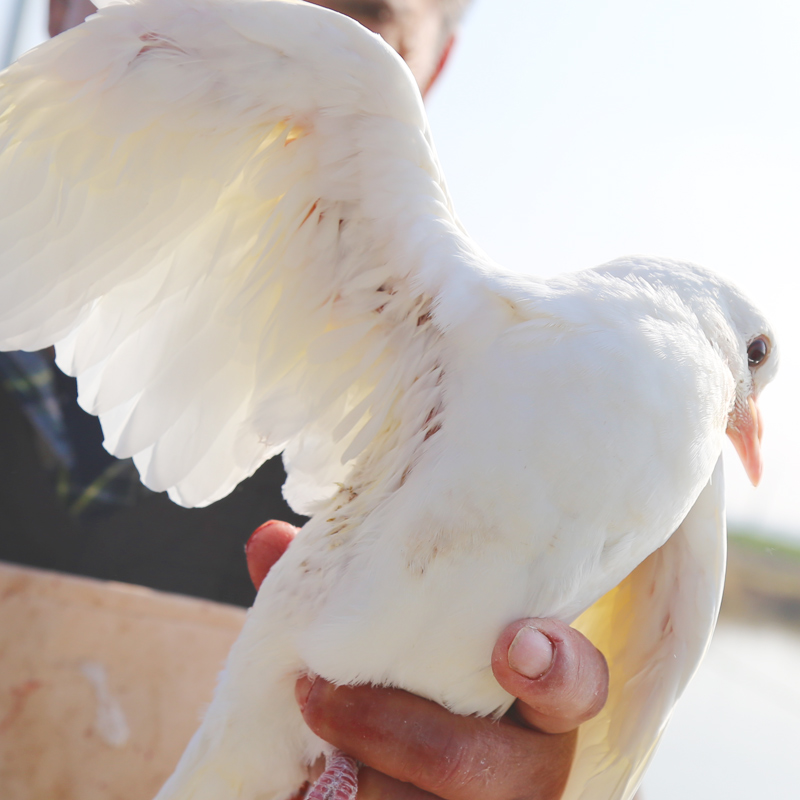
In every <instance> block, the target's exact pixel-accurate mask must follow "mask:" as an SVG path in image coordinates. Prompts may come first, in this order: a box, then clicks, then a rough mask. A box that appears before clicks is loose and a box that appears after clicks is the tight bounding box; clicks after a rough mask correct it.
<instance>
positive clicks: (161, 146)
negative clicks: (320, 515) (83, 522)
mask: <svg viewBox="0 0 800 800" xmlns="http://www.w3.org/2000/svg"><path fill="white" fill-rule="evenodd" d="M463 242H464V237H463V234H462V232H461V229H460V227H459V225H458V222H457V221H456V219H455V217H454V215H453V213H452V210H451V206H450V201H449V199H448V196H447V193H446V189H445V187H444V183H443V181H442V178H441V175H440V170H439V165H438V162H437V160H436V156H435V153H434V151H433V147H432V145H431V143H430V137H429V134H428V129H427V122H426V119H425V115H424V111H423V108H422V103H421V99H420V96H419V93H418V90H417V88H416V84H415V83H414V81H413V78H412V77H411V75H410V73H409V72H408V70H407V68H406V66H405V65H404V64H403V62H402V61H401V60H400V58H399V57H398V56H397V55H396V54H395V53H394V52H393V51H392V50H391V49H390V48H389V47H388V46H386V45H385V44H384V43H383V42H382V41H381V40H380V39H379V38H378V37H376V36H374V35H372V34H371V33H369V32H367V31H366V29H364V28H362V27H361V26H360V25H358V24H357V23H355V22H353V21H352V20H349V19H348V18H346V17H343V16H341V15H339V14H335V13H333V12H330V11H328V10H326V9H322V8H319V7H317V6H312V5H308V4H305V3H295V2H279V1H278V0H270V1H269V2H260V3H253V2H247V1H246V0H232V1H231V2H225V3H223V2H219V0H141V1H140V2H136V3H133V4H131V5H127V4H125V3H116V4H113V5H109V6H108V7H106V8H103V9H102V10H101V11H100V12H99V14H97V15H96V16H94V17H92V18H90V19H89V21H88V22H87V23H86V24H84V25H82V26H80V27H79V28H76V29H74V30H72V31H69V32H67V33H65V34H63V35H61V36H59V37H57V38H56V39H54V40H52V41H50V42H47V43H45V44H44V45H42V46H40V47H39V48H37V49H35V50H34V51H32V52H31V53H29V54H28V55H26V56H24V57H23V58H22V59H21V60H20V62H18V63H17V64H15V65H14V66H12V67H11V68H9V69H8V70H7V71H6V72H5V73H3V74H0V348H2V349H27V350H32V349H39V348H43V347H46V346H49V345H50V344H52V343H56V347H57V358H58V364H59V365H60V366H61V367H62V368H63V369H64V370H65V371H66V372H68V373H70V374H73V375H77V376H78V383H79V397H80V402H81V404H82V406H83V407H84V408H86V409H87V410H88V411H90V412H92V413H94V414H98V415H99V416H100V419H101V422H102V424H103V428H104V432H105V441H106V447H107V448H108V449H109V450H110V451H111V452H112V453H114V454H115V455H119V456H121V457H126V456H133V457H134V459H135V461H136V464H137V466H138V468H139V470H140V472H141V474H142V477H143V480H144V481H145V483H146V484H147V485H148V486H150V487H151V488H153V489H156V490H164V489H167V490H169V492H170V495H171V496H172V497H173V499H174V500H176V501H177V502H180V503H182V504H184V505H187V506H193V505H206V504H208V503H210V502H213V501H214V500H215V499H218V498H220V497H222V496H224V495H225V494H227V493H228V492H230V491H231V490H232V489H233V488H234V487H235V485H236V484H237V483H238V482H239V481H240V480H242V479H243V478H245V477H247V475H249V474H251V473H252V472H253V471H254V470H255V469H256V468H257V467H258V466H259V465H260V464H261V463H262V462H263V461H264V460H265V459H266V458H268V457H270V456H271V455H273V454H275V453H276V452H279V451H280V450H283V449H284V448H286V452H287V454H288V458H289V461H290V462H291V464H292V466H293V467H294V470H293V471H292V470H290V481H291V480H292V479H293V480H294V484H293V487H292V491H291V496H290V498H289V499H290V502H293V504H294V505H295V507H296V508H298V510H301V511H305V512H307V513H308V512H310V511H312V510H313V508H314V506H315V503H317V502H319V501H321V500H324V499H325V496H326V495H327V494H330V492H331V490H332V489H331V487H334V486H335V484H336V482H337V481H341V480H343V476H344V475H345V472H346V465H347V464H348V463H352V459H353V458H354V457H355V456H356V455H357V454H358V453H359V452H360V451H361V450H363V448H364V446H365V444H366V443H367V442H369V440H370V438H371V437H373V436H374V435H375V433H376V431H377V430H379V429H380V428H381V426H382V425H383V424H384V423H385V421H386V416H387V414H389V413H390V411H391V408H392V404H393V403H394V402H395V401H396V399H397V397H398V396H399V395H400V394H402V392H403V389H404V387H405V385H406V384H410V383H411V382H413V381H415V380H417V379H419V378H420V375H418V374H411V373H412V372H413V370H415V369H417V367H416V366H408V367H407V366H406V365H414V364H418V362H419V357H420V352H423V353H424V350H425V348H426V347H430V341H426V340H425V337H424V336H422V335H420V334H421V331H422V330H423V329H425V328H426V325H424V324H423V323H425V322H427V321H428V320H429V318H430V314H429V307H430V301H431V296H430V294H426V285H427V284H426V283H425V280H424V279H423V277H422V276H423V273H424V272H425V269H426V266H425V265H426V264H428V265H430V266H429V272H430V273H431V274H433V273H434V272H435V273H436V274H437V275H438V276H439V279H440V278H441V275H442V270H443V269H444V267H443V266H442V265H443V264H446V263H447V262H448V259H447V257H446V256H447V255H448V254H449V255H453V254H454V253H457V252H458V251H463V250H464V249H465V245H464V243H463ZM466 250H469V247H466ZM445 251H446V252H445ZM426 303H427V304H428V305H427V306H426ZM417 351H420V352H417ZM415 359H416V360H415Z"/></svg>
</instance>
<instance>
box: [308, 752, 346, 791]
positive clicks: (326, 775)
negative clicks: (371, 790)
mask: <svg viewBox="0 0 800 800" xmlns="http://www.w3.org/2000/svg"><path fill="white" fill-rule="evenodd" d="M357 790H358V762H357V761H356V760H355V759H354V758H352V757H351V756H348V755H347V754H346V753H343V752H342V751H341V750H334V751H333V752H332V753H331V754H330V755H329V756H328V759H327V763H326V765H325V772H323V773H322V775H320V776H319V778H317V780H316V782H315V783H314V785H313V786H312V787H311V789H309V791H308V794H307V795H306V800H355V796H356V791H357Z"/></svg>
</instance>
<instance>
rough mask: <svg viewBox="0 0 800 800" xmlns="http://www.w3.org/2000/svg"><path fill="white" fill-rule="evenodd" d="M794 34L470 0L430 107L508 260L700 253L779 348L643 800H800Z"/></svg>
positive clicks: (784, 7)
mask: <svg viewBox="0 0 800 800" xmlns="http://www.w3.org/2000/svg"><path fill="white" fill-rule="evenodd" d="M46 5H47V2H46V0H21V2H17V0H0V59H4V62H5V63H7V62H8V61H9V60H10V59H12V58H14V57H16V55H18V54H20V53H21V52H24V51H25V50H26V49H28V48H29V47H31V46H33V45H35V44H37V43H38V42H39V41H41V40H42V39H44V38H45V36H46ZM798 41H800V4H797V3H796V2H794V0H762V1H761V2H760V3H758V4H754V3H750V2H743V1H741V0H691V1H690V0H671V1H670V2H661V3H652V2H646V3H643V2H641V0H629V1H627V2H623V1H621V0H609V1H607V2H602V3H597V2H591V0H570V2H552V0H551V1H550V2H544V0H475V3H474V7H473V8H472V10H471V11H470V13H469V14H468V16H467V19H466V22H465V25H464V27H463V30H462V35H461V36H460V38H459V41H458V43H457V46H456V49H455V52H454V53H453V56H452V59H451V62H450V64H449V66H448V68H447V69H446V70H445V73H444V75H443V77H442V79H441V81H440V83H439V84H438V85H437V86H436V87H435V89H434V91H433V93H432V96H431V97H430V101H429V112H430V117H431V124H432V127H433V131H434V136H435V139H436V142H437V147H438V149H439V155H440V158H441V160H442V162H443V165H444V168H445V172H446V174H447V176H448V180H449V184H450V189H451V193H452V195H453V198H454V201H455V204H456V207H457V209H458V211H459V213H460V215H461V217H462V219H463V221H464V223H465V225H466V227H467V228H468V230H469V231H470V232H471V234H472V235H473V236H474V237H475V239H476V240H477V241H478V242H479V244H481V246H482V247H483V248H484V249H485V250H486V251H487V252H488V253H489V254H490V255H491V256H492V257H493V258H494V259H495V260H497V261H498V262H499V263H501V264H503V265H504V266H506V267H510V268H513V269H515V270H518V271H520V272H531V273H535V274H539V275H552V274H555V273H557V272H561V271H568V270H576V269H582V268H585V267H590V266H594V265H597V264H600V263H603V262H604V261H607V260H610V259H612V258H615V257H617V256H620V255H625V254H629V253H651V254H658V255H664V256H672V257H676V258H682V259H687V260H691V261H695V262H698V263H701V264H704V265H705V266H707V267H710V268H712V269H714V270H716V271H718V272H720V273H723V274H725V275H727V276H729V277H731V278H733V279H734V280H735V281H737V282H738V283H739V284H740V285H741V286H742V287H743V288H744V289H745V290H746V292H747V293H748V295H750V296H751V297H752V298H754V299H755V300H756V301H757V302H758V303H759V304H760V305H761V307H762V309H763V310H764V311H765V312H766V314H767V316H768V317H769V318H770V320H771V321H772V322H773V324H774V326H775V328H776V330H777V332H778V335H779V336H780V345H781V348H782V353H781V359H782V365H781V374H780V376H779V378H778V380H777V381H776V382H775V385H774V386H771V387H769V389H768V390H767V392H766V394H765V395H764V397H763V400H762V401H761V403H760V405H761V408H762V410H763V415H764V419H765V423H766V434H765V439H764V447H763V450H764V461H765V473H764V479H763V482H762V484H761V486H759V488H758V489H757V490H754V489H753V488H752V487H751V486H750V485H749V484H748V482H747V480H746V477H745V475H744V472H743V470H742V469H741V466H740V464H739V463H738V459H737V458H736V457H735V454H733V451H732V449H731V450H730V451H728V452H726V460H727V464H726V467H727V476H726V481H727V485H728V492H727V494H728V506H729V512H728V516H729V528H730V543H731V548H730V561H729V573H728V580H727V584H726V592H725V599H724V602H723V611H722V617H721V622H720V626H719V628H718V632H717V634H716V636H715V639H714V642H713V644H712V647H711V651H710V653H709V655H708V657H707V659H706V661H705V662H704V664H703V666H702V667H701V669H700V672H699V674H698V676H697V678H696V680H695V681H694V683H693V684H692V685H691V686H690V687H689V689H688V691H687V693H686V696H685V699H684V700H683V701H682V702H681V704H680V706H679V707H678V709H677V711H676V713H675V717H674V721H673V723H672V725H671V727H670V728H669V730H668V732H667V734H666V736H665V739H664V741H663V743H662V745H661V747H660V750H659V752H658V754H657V756H656V759H655V762H654V764H653V766H652V767H651V769H650V771H649V772H648V775H647V779H646V781H645V785H644V786H645V791H644V797H645V800H668V798H669V799H670V800H671V799H672V798H675V797H688V798H725V800H740V799H741V800H745V798H747V800H750V799H751V798H753V797H756V796H762V797H767V798H771V800H794V798H796V797H797V796H798V791H797V784H798V768H797V766H796V764H797V749H798V746H799V745H800V524H798V523H799V521H800V491H798V484H800V425H798V422H797V418H798V415H797V411H796V406H797V396H798V395H797V390H798V388H800V369H798V362H799V360H800V310H799V309H798V308H797V303H798V296H799V294H800V292H798V289H800V277H799V276H798V266H799V265H800V224H798V219H800V102H799V101H800V48H798V45H797V43H798ZM731 456H732V457H731ZM220 535H223V534H220Z"/></svg>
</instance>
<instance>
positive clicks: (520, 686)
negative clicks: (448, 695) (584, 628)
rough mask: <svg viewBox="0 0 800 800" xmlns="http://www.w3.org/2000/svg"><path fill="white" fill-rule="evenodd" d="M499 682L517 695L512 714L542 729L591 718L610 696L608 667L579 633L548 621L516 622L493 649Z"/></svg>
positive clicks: (566, 728)
mask: <svg viewBox="0 0 800 800" xmlns="http://www.w3.org/2000/svg"><path fill="white" fill-rule="evenodd" d="M492 670H493V671H494V675H495V677H496V678H497V680H498V682H499V683H500V685H501V686H502V687H503V688H504V689H505V690H506V691H507V692H509V693H510V694H513V695H514V697H517V698H519V700H518V701H517V703H515V705H514V709H513V712H514V713H515V714H516V716H517V718H518V719H520V720H521V721H522V722H523V723H524V724H527V725H530V726H531V727H533V728H536V729H537V730H540V731H544V732H545V733H564V732H565V731H571V730H574V729H575V728H577V727H578V725H580V724H581V723H582V722H585V721H586V720H587V719H591V718H592V717H594V716H595V715H596V714H597V713H599V711H600V709H601V708H602V707H603V706H604V705H605V702H606V698H607V697H608V665H607V664H606V660H605V658H604V657H603V654H602V653H601V652H600V651H599V650H598V649H597V648H596V647H595V646H594V645H593V644H592V643H591V642H590V641H589V640H588V639H587V638H586V637H585V636H584V635H583V634H581V633H579V632H578V631H576V630H575V629H574V628H570V627H569V625H565V624H564V623H562V622H558V621H556V620H552V619H527V620H519V621H517V622H514V623H512V624H511V625H509V626H508V627H507V628H506V629H505V630H504V631H503V632H502V633H501V634H500V637H499V639H498V640H497V644H496V645H495V648H494V652H493V653H492Z"/></svg>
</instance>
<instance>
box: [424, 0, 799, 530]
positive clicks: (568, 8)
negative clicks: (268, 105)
mask: <svg viewBox="0 0 800 800" xmlns="http://www.w3.org/2000/svg"><path fill="white" fill-rule="evenodd" d="M798 42H800V4H798V3H797V2H796V0H792V1H791V2H788V1H787V2H783V1H781V0H762V1H761V2H759V3H757V4H755V3H751V2H741V1H740V0H669V2H666V1H665V2H658V3H656V2H647V1H646V0H627V1H625V0H616V1H615V0H611V1H610V2H609V1H608V0H604V2H596V0H594V1H593V0H561V2H554V0H549V1H548V2H545V1H544V0H476V3H475V6H474V8H473V9H472V11H471V13H470V15H469V17H468V19H467V22H466V25H465V27H464V30H463V35H462V37H461V41H460V45H459V47H458V48H457V49H456V51H455V53H454V58H453V61H452V63H451V64H450V65H449V66H450V69H449V70H448V72H447V73H446V74H445V75H444V78H443V81H442V84H441V85H440V86H439V87H437V89H436V91H435V92H434V96H433V97H432V98H431V101H430V104H429V109H430V115H431V120H432V126H433V129H434V134H435V136H436V141H437V146H438V149H439V154H440V157H441V159H442V162H443V164H444V167H445V170H446V174H447V176H448V181H449V183H450V188H451V192H452V194H453V197H454V201H455V203H456V207H457V209H458V210H459V213H460V215H461V217H462V219H463V221H464V223H465V225H466V226H467V228H468V230H469V231H470V232H471V234H472V235H473V236H474V237H475V238H476V239H477V241H478V242H479V243H480V244H481V246H482V247H483V248H484V249H485V250H486V251H487V252H488V253H489V254H490V255H491V256H492V257H493V258H495V259H496V260H497V261H498V262H500V263H501V264H503V265H505V266H507V267H510V268H513V269H516V270H519V271H522V272H533V273H538V274H540V275H550V274H553V273H556V272H559V271H565V270H574V269H582V268H585V267H591V266H594V265H597V264H601V263H603V262H605V261H608V260H610V259H612V258H615V257H617V256H620V255H625V254H628V253H649V254H654V255H664V256H673V257H680V258H685V259H688V260H692V261H696V262H698V263H701V264H704V265H705V266H708V267H711V268H713V269H715V270H717V271H719V272H721V273H723V274H726V275H728V276H729V277H731V278H733V279H734V280H736V281H737V282H738V283H739V284H740V285H741V286H742V287H743V288H744V289H745V290H746V291H747V293H748V294H749V295H750V296H751V297H752V298H753V299H755V300H756V301H757V302H758V303H759V305H760V306H761V307H762V309H763V310H764V311H765V313H766V314H767V316H768V317H769V319H770V321H771V322H772V323H773V324H774V326H775V328H776V329H777V332H778V335H779V337H780V344H781V347H782V367H781V374H780V376H779V378H778V380H777V381H776V383H775V385H774V386H770V387H769V389H768V390H767V391H766V392H765V394H764V396H763V400H762V402H761V407H762V409H763V412H764V417H765V422H766V434H765V440H764V458H765V474H764V479H763V481H762V484H761V486H760V487H759V488H758V490H753V489H752V488H751V487H750V486H749V484H748V483H747V480H746V478H745V475H744V471H743V469H742V468H741V466H740V464H739V463H738V459H737V458H736V456H735V454H734V453H733V450H732V448H730V449H729V452H728V455H729V456H731V457H730V458H729V459H728V462H727V465H726V466H727V482H728V503H729V518H730V519H731V522H732V523H734V524H736V523H738V524H742V523H745V524H751V525H754V526H756V527H758V528H760V529H762V530H764V531H769V532H777V533H784V534H786V535H789V536H793V537H794V538H797V539H798V540H800V524H798V522H799V521H800V490H798V487H800V455H799V453H800V426H799V425H798V423H797V413H796V412H795V407H796V405H797V390H798V388H800V369H799V368H798V367H799V365H800V355H798V354H800V313H798V311H797V309H796V308H795V302H796V297H797V294H798V293H797V289H798V288H800V277H798V266H800V223H798V219H799V218H800V47H799V46H798Z"/></svg>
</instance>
